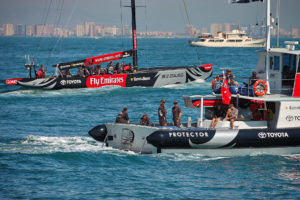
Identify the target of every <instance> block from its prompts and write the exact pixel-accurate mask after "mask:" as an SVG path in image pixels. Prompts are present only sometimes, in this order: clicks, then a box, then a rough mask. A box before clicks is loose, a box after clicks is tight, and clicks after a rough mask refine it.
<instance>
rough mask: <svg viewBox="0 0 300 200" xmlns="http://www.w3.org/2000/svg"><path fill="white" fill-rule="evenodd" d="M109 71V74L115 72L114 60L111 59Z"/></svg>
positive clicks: (108, 66)
mask: <svg viewBox="0 0 300 200" xmlns="http://www.w3.org/2000/svg"><path fill="white" fill-rule="evenodd" d="M107 73H108V74H111V75H112V74H114V64H113V62H112V61H110V62H109V63H108V65H107Z"/></svg>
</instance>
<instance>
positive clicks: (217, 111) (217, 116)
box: [211, 104, 225, 128]
mask: <svg viewBox="0 0 300 200" xmlns="http://www.w3.org/2000/svg"><path fill="white" fill-rule="evenodd" d="M224 117H225V112H224V109H223V108H222V106H221V104H217V106H215V108H214V117H213V118H212V120H211V128H215V126H216V125H217V123H218V121H220V120H222V119H223V118H224Z"/></svg>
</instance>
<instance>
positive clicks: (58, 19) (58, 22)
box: [46, 0, 64, 66]
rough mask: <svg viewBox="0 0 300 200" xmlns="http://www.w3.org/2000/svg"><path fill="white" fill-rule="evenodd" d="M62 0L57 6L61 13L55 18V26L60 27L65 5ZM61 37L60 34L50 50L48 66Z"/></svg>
mask: <svg viewBox="0 0 300 200" xmlns="http://www.w3.org/2000/svg"><path fill="white" fill-rule="evenodd" d="M61 2H62V3H61V6H60V5H59V6H58V7H57V11H59V8H60V11H59V15H57V16H56V20H55V21H56V22H55V25H54V27H59V24H60V20H61V15H62V11H63V6H64V0H62V1H61ZM57 13H58V12H57ZM62 29H63V26H62ZM61 38H62V35H60V36H59V37H58V39H57V40H56V42H55V44H54V45H53V47H52V49H51V51H50V53H49V55H48V58H47V62H46V63H47V66H48V64H49V60H50V57H51V56H52V53H53V51H54V50H55V48H56V45H57V44H58V42H60V41H61Z"/></svg>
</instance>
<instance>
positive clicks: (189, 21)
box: [183, 0, 201, 64]
mask: <svg viewBox="0 0 300 200" xmlns="http://www.w3.org/2000/svg"><path fill="white" fill-rule="evenodd" d="M183 4H184V9H185V14H186V17H187V20H188V23H189V25H190V27H191V26H192V24H191V20H190V16H189V13H188V10H187V6H186V3H185V0H183ZM193 37H194V34H193ZM193 49H195V52H196V55H197V59H198V63H199V64H200V63H201V62H200V54H199V52H198V48H197V47H195V48H193Z"/></svg>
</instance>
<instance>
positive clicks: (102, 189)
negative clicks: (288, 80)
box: [0, 37, 300, 199]
mask: <svg viewBox="0 0 300 200" xmlns="http://www.w3.org/2000/svg"><path fill="white" fill-rule="evenodd" d="M273 43H274V42H273ZM281 45H283V40H281ZM138 47H139V51H138V61H139V67H148V68H151V67H157V66H180V65H196V64H206V63H212V64H213V65H214V75H213V76H212V77H211V78H209V79H208V80H206V81H198V82H194V83H189V84H185V85H171V86H165V87H161V88H143V87H134V88H119V87H104V88H95V89H64V90H56V91H45V90H30V89H22V88H19V87H17V86H6V85H4V80H5V79H7V78H18V77H26V76H27V71H26V69H25V68H24V63H25V62H26V60H25V57H24V55H25V54H30V56H31V57H30V60H32V59H34V61H35V64H43V65H44V66H48V72H47V73H48V74H49V75H51V74H52V73H53V72H54V69H53V67H52V65H53V64H56V63H59V62H67V61H72V60H79V59H83V58H87V57H92V56H96V55H100V54H106V53H111V52H116V51H120V50H128V49H130V48H131V39H120V38H119V39H107V38H100V39H97V40H96V39H89V38H86V39H77V38H76V39H72V38H68V39H63V40H61V41H60V40H57V39H53V38H13V37H10V38H9V37H7V38H6V37H1V38H0V49H1V50H0V52H1V54H0V60H1V62H0V81H1V82H0V199H299V198H300V165H299V163H300V162H299V161H300V155H282V156H271V155H261V154H252V155H248V156H240V157H238V156H232V157H206V156H204V155H201V153H199V154H156V155H140V154H135V153H133V152H124V151H120V150H116V149H112V148H110V147H105V146H104V145H103V144H102V143H100V142H97V141H95V140H93V139H92V138H91V137H90V136H89V135H88V131H89V130H90V129H91V128H93V127H94V126H96V125H98V124H101V123H105V122H112V121H114V120H115V117H116V115H117V114H118V112H120V111H121V110H122V108H123V107H125V106H126V107H128V109H129V118H130V121H131V122H138V121H139V119H140V118H141V116H142V114H143V113H147V114H148V116H149V117H150V119H151V121H154V122H155V121H158V118H157V108H158V106H159V104H160V100H161V99H162V98H164V99H166V105H165V106H166V109H167V111H168V113H167V119H168V121H170V122H171V108H172V105H173V101H174V100H177V101H178V102H179V106H181V108H182V112H183V117H182V121H183V122H186V121H187V118H188V117H191V118H192V121H193V122H195V121H196V119H197V118H198V117H199V115H200V113H199V110H194V109H187V108H185V107H184V102H183V99H182V96H183V95H197V94H210V93H211V81H212V79H213V77H214V76H215V75H218V74H221V73H222V70H225V69H228V68H230V69H232V70H233V73H234V75H235V76H237V77H249V76H250V75H251V72H252V71H253V70H254V69H255V66H256V63H257V60H258V54H257V53H256V51H258V50H263V49H262V48H195V47H190V46H189V45H188V40H187V39H140V40H138ZM297 48H298V47H297ZM298 49H299V48H298ZM197 54H198V55H199V57H200V59H198V56H197ZM124 62H125V63H129V62H131V60H130V59H126V60H124ZM75 73H76V72H75Z"/></svg>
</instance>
